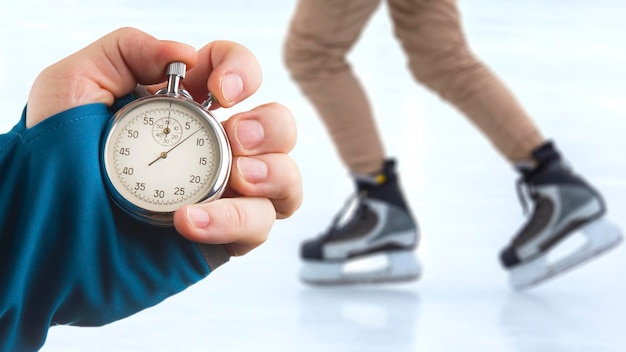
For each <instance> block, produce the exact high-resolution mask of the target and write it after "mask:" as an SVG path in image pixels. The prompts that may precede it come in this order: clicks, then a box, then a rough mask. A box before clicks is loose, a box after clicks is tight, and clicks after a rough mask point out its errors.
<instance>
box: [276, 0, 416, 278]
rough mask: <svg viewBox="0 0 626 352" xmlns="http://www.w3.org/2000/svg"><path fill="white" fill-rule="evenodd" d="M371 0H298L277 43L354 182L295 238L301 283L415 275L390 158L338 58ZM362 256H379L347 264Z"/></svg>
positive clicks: (407, 222)
mask: <svg viewBox="0 0 626 352" xmlns="http://www.w3.org/2000/svg"><path fill="white" fill-rule="evenodd" d="M378 5H379V0H341V1H326V0H301V1H300V2H299V4H298V7H297V11H296V14H295V15H294V17H293V20H292V22H291V27H290V30H289V35H288V37H287V41H286V44H285V61H286V65H287V67H288V68H289V70H290V72H291V74H292V77H293V78H294V80H295V81H296V82H297V83H298V85H299V86H300V88H301V89H302V91H303V92H304V94H305V95H306V96H307V97H308V98H309V99H310V100H311V102H312V103H313V105H314V106H315V107H316V109H317V110H318V113H319V114H320V115H321V117H322V118H323V120H324V122H325V124H326V127H327V128H328V130H329V132H330V134H331V137H332V139H333V141H334V142H335V146H336V147H337V149H338V151H339V154H340V156H341V158H342V160H343V161H344V163H345V164H346V165H347V166H348V168H349V169H350V171H351V172H352V174H353V175H354V179H355V183H356V188H357V192H356V195H355V196H354V197H351V198H350V202H349V203H348V204H347V205H349V207H348V206H347V207H346V209H344V210H342V211H340V213H339V214H338V215H337V217H336V220H335V221H333V223H332V224H331V226H330V227H329V228H328V230H327V231H326V232H325V233H323V234H322V235H321V236H319V237H317V238H314V239H311V240H308V241H306V242H304V243H303V245H302V247H301V257H302V259H303V261H304V265H303V268H302V270H301V278H302V279H303V281H305V282H306V283H310V284H351V283H363V282H380V281H404V280H412V279H415V278H417V277H419V275H420V273H421V268H420V266H419V263H418V261H417V257H416V255H415V247H416V246H417V241H418V229H417V224H416V222H415V220H414V219H413V216H412V214H411V213H410V211H409V209H408V206H407V203H406V202H405V200H404V197H403V195H402V192H401V190H400V186H399V182H398V180H397V175H396V172H395V163H394V162H393V161H390V160H389V161H385V160H384V150H383V146H382V143H381V141H380V138H379V136H378V132H377V130H376V126H375V123H374V118H373V116H372V112H371V109H370V106H369V102H368V100H367V98H366V96H365V92H364V91H363V88H362V87H361V85H360V84H359V82H358V81H357V79H356V77H355V75H354V74H353V73H352V70H351V69H350V66H349V64H348V63H347V62H346V54H347V53H348V51H349V50H350V49H351V48H352V46H353V45H354V43H355V42H356V40H357V39H358V37H359V35H360V33H361V31H362V29H363V28H364V26H365V24H366V22H367V20H368V19H369V18H370V16H371V14H372V13H373V11H374V10H375V9H376V8H377V6H378ZM352 209H354V211H353V212H350V213H348V211H347V210H352ZM370 257H376V259H378V258H380V257H383V258H384V259H386V260H387V261H386V263H384V265H382V266H376V267H373V268H368V269H369V270H368V269H366V270H356V271H355V270H351V269H350V268H351V267H352V265H351V264H352V263H353V260H354V259H357V258H360V259H363V258H367V259H369V258H370ZM360 269H362V268H360Z"/></svg>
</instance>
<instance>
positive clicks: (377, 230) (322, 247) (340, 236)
mask: <svg viewBox="0 0 626 352" xmlns="http://www.w3.org/2000/svg"><path fill="white" fill-rule="evenodd" d="M354 177H355V181H356V187H357V193H356V194H355V195H353V196H352V197H351V198H350V199H349V200H348V201H347V202H346V205H345V206H344V208H343V209H342V210H341V211H340V212H339V214H337V216H336V217H335V219H334V221H333V222H332V224H331V226H330V228H329V229H328V230H327V231H326V232H325V233H323V234H322V235H321V236H319V237H318V238H314V239H311V240H308V241H306V242H304V243H303V244H302V247H301V252H300V253H301V256H302V260H303V266H302V270H301V272H300V277H301V279H302V280H303V281H304V282H306V283H309V284H357V283H374V282H390V281H408V280H414V279H417V278H418V277H419V276H420V274H421V267H420V264H419V262H418V260H417V256H416V253H415V248H416V247H417V243H418V238H419V234H418V227H417V224H416V222H415V220H414V219H413V216H412V215H411V213H410V210H409V208H408V206H407V204H406V202H405V200H404V197H403V195H402V192H401V190H400V186H399V183H398V177H397V175H396V172H395V162H394V161H393V160H388V161H386V162H385V164H384V168H383V171H382V173H381V174H380V175H374V176H360V175H354ZM381 255H383V256H384V257H386V263H384V264H385V265H383V266H382V267H380V268H379V267H376V268H373V269H372V270H360V271H350V270H348V267H349V263H351V262H353V261H354V260H357V259H363V258H369V257H373V256H381Z"/></svg>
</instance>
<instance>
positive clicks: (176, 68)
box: [166, 61, 187, 78]
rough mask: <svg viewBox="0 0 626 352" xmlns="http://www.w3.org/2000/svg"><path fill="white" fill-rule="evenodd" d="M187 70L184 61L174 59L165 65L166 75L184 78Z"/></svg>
mask: <svg viewBox="0 0 626 352" xmlns="http://www.w3.org/2000/svg"><path fill="white" fill-rule="evenodd" d="M186 71H187V65H185V63H184V62H180V61H176V62H170V64H169V65H167V71H166V74H167V75H168V76H178V77H180V78H185V72H186Z"/></svg>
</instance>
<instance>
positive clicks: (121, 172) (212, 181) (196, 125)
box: [101, 62, 232, 226]
mask: <svg viewBox="0 0 626 352" xmlns="http://www.w3.org/2000/svg"><path fill="white" fill-rule="evenodd" d="M167 74H168V85H167V88H164V89H162V90H160V91H159V92H157V93H156V94H155V95H153V96H148V97H143V98H139V99H137V100H135V101H133V102H131V103H130V104H128V105H126V106H124V107H123V108H122V109H120V110H119V111H118V112H117V113H116V114H115V115H114V116H113V118H112V119H111V121H110V122H109V124H108V125H107V129H106V130H105V135H104V138H103V146H102V155H101V160H102V164H103V165H102V166H103V167H102V169H103V173H104V180H105V184H106V185H107V187H108V190H109V193H110V195H111V198H112V199H113V200H114V201H115V203H116V204H117V205H118V206H120V207H121V208H122V209H124V210H125V211H127V212H128V213H129V214H131V215H133V216H134V217H136V218H138V219H140V220H143V221H146V222H148V223H151V224H154V225H164V226H168V225H171V224H172V219H173V213H174V211H175V210H176V209H178V208H179V207H181V206H182V205H186V204H193V203H199V202H207V201H211V200H214V199H217V198H219V197H220V196H221V195H222V193H223V191H224V189H225V188H226V184H227V183H228V176H229V174H230V168H231V159H232V157H231V150H230V144H229V143H228V139H227V137H226V133H225V132H224V129H223V128H222V125H221V124H220V123H219V122H218V121H217V120H216V119H215V118H214V117H213V115H211V113H210V112H209V110H208V107H209V105H210V104H211V98H209V99H207V101H205V102H204V103H203V104H198V103H196V102H195V101H194V100H193V99H192V98H191V96H190V95H189V94H188V93H187V92H186V91H184V90H182V89H180V87H179V85H180V81H181V80H182V79H183V78H184V75H185V65H184V64H183V63H180V62H174V63H171V64H170V65H169V66H168V70H167Z"/></svg>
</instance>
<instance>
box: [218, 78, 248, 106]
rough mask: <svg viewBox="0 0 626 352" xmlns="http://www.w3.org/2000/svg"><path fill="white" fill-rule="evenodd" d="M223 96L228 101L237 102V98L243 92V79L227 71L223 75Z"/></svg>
mask: <svg viewBox="0 0 626 352" xmlns="http://www.w3.org/2000/svg"><path fill="white" fill-rule="evenodd" d="M221 89H222V96H224V98H225V99H226V101H227V102H228V103H235V102H237V98H239V96H240V95H241V93H243V79H241V76H239V75H237V74H234V73H227V74H226V75H224V77H222V85H221Z"/></svg>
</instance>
